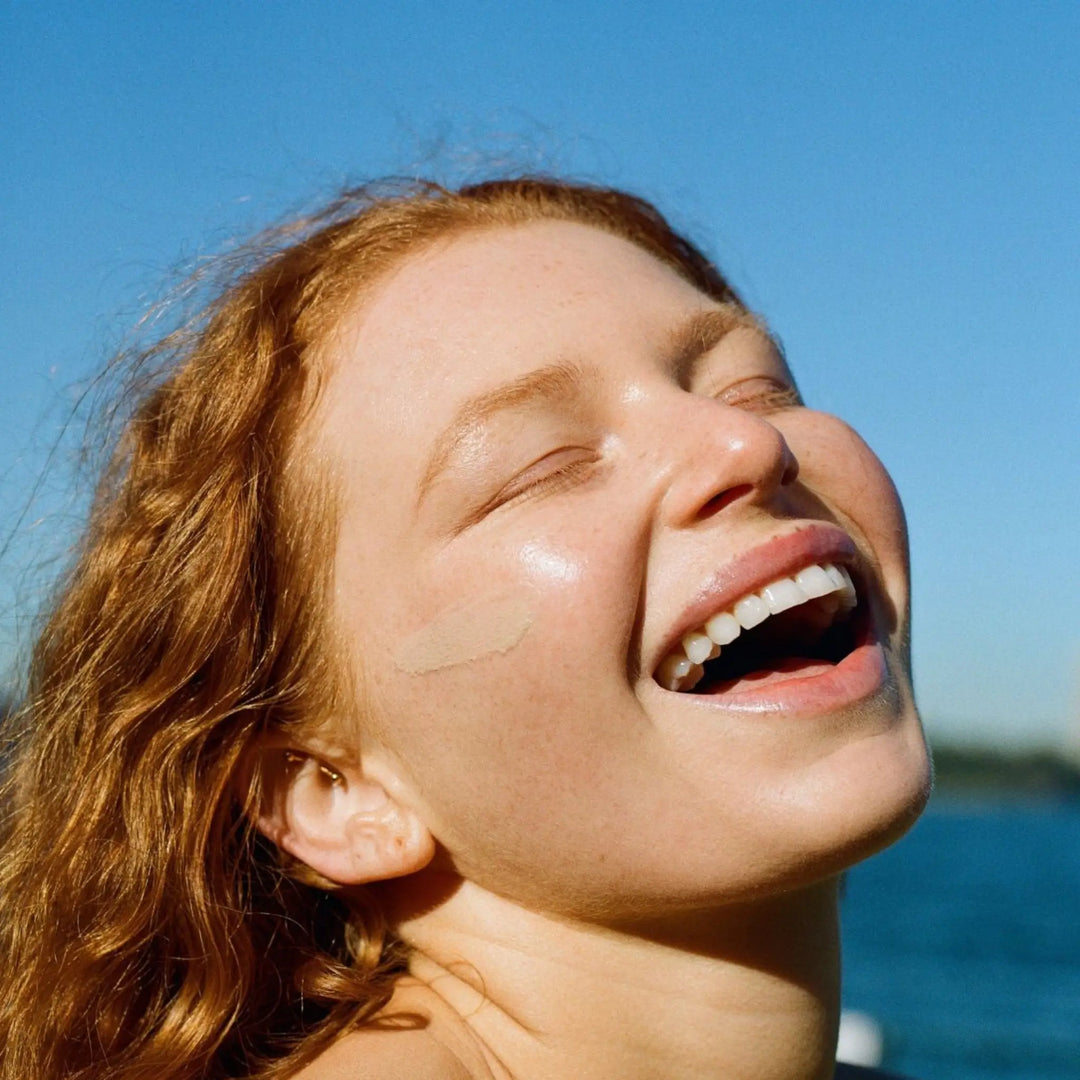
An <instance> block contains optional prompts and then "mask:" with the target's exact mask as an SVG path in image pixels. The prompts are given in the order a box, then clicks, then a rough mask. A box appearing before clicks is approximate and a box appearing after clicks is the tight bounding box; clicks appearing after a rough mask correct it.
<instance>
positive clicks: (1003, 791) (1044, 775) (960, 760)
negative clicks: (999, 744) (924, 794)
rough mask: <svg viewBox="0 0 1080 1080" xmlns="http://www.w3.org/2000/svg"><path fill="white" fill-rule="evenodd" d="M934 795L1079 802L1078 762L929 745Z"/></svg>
mask: <svg viewBox="0 0 1080 1080" xmlns="http://www.w3.org/2000/svg"><path fill="white" fill-rule="evenodd" d="M932 749H933V755H934V793H935V795H946V796H952V795H961V796H962V795H982V796H986V795H991V796H1031V797H1066V798H1070V797H1071V798H1080V762H1077V761H1076V760H1070V759H1069V758H1067V757H1066V756H1065V755H1064V754H1062V753H1059V752H1057V751H1054V750H1022V749H1018V750H1013V749H1009V750H1004V749H995V748H992V747H973V746H957V745H954V744H950V743H938V742H935V743H933V744H932Z"/></svg>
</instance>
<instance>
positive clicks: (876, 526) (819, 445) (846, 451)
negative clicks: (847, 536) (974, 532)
mask: <svg viewBox="0 0 1080 1080" xmlns="http://www.w3.org/2000/svg"><path fill="white" fill-rule="evenodd" d="M784 434H785V437H786V438H787V439H788V440H789V443H790V445H791V447H792V449H793V450H794V452H795V454H796V456H797V457H798V459H799V479H800V481H801V482H802V484H803V485H804V486H805V487H807V488H808V489H809V490H810V491H812V492H813V493H814V494H815V495H816V496H818V497H819V498H820V499H821V500H822V502H824V503H825V504H826V505H827V506H828V507H829V508H830V509H831V510H832V511H834V512H835V513H836V514H837V515H838V516H839V517H840V518H841V524H843V525H845V526H846V527H849V528H850V529H852V531H853V532H854V533H855V535H856V537H861V538H862V539H863V540H864V541H865V543H866V546H867V548H868V549H869V550H870V551H871V552H872V553H873V554H874V556H875V558H876V560H877V561H878V563H879V565H880V566H881V568H882V571H883V572H884V574H885V576H886V579H887V580H888V582H889V584H890V586H891V587H892V588H896V587H902V588H903V590H904V592H905V594H906V589H907V575H908V542H907V524H906V522H905V520H904V511H903V507H902V506H901V504H900V497H899V495H898V494H897V491H896V488H895V486H894V485H893V482H892V478H891V477H890V476H889V474H888V472H886V470H885V466H884V465H882V463H881V462H880V460H878V457H877V455H876V454H875V453H874V452H873V451H872V450H871V449H870V447H869V446H867V444H866V443H865V442H864V441H863V439H862V438H861V436H860V435H859V434H858V433H857V432H856V431H855V430H854V429H853V428H851V427H850V426H848V425H847V424H846V423H844V421H842V420H839V419H837V418H836V417H834V416H829V415H827V414H824V413H814V412H806V413H804V414H801V415H800V416H798V417H797V418H795V419H794V420H793V421H792V423H791V424H790V425H785V429H784Z"/></svg>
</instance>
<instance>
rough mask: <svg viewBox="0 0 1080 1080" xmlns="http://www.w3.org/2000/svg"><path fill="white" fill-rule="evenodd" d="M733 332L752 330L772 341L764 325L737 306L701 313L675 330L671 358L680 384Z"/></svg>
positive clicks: (669, 344) (731, 305) (715, 308)
mask: <svg viewBox="0 0 1080 1080" xmlns="http://www.w3.org/2000/svg"><path fill="white" fill-rule="evenodd" d="M732 330H753V331H755V332H757V333H759V334H761V335H762V336H763V337H766V338H768V339H769V340H770V341H772V340H773V338H772V335H771V334H770V333H769V331H768V330H767V329H766V328H765V327H764V326H762V324H761V322H760V321H759V320H758V319H757V318H756V317H755V316H754V315H752V314H751V313H750V312H749V311H747V310H746V309H745V308H743V307H739V306H738V305H737V304H721V305H719V306H718V307H712V308H707V309H706V310H704V311H698V312H696V313H695V314H693V315H691V316H690V318H689V319H687V320H686V321H685V322H683V323H680V324H679V325H678V326H676V327H675V329H674V330H673V331H672V332H671V334H670V336H669V337H668V341H667V350H668V355H669V356H670V357H671V363H672V365H673V367H674V370H675V373H676V375H677V377H678V379H679V381H680V382H685V381H686V380H687V379H688V378H689V377H690V375H691V374H692V373H693V370H694V365H695V364H696V363H697V362H698V361H699V360H700V359H701V358H702V357H703V356H705V354H706V353H708V352H709V351H710V350H712V349H715V348H716V346H717V345H719V344H720V342H721V341H722V340H723V339H724V338H725V337H726V336H727V335H728V334H730V333H731V331H732Z"/></svg>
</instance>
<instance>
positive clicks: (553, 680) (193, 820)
mask: <svg viewBox="0 0 1080 1080" xmlns="http://www.w3.org/2000/svg"><path fill="white" fill-rule="evenodd" d="M261 250H262V254H261V255H260V256H259V257H258V258H257V259H256V261H255V262H254V265H252V266H250V268H248V269H247V270H245V271H244V272H243V273H242V274H240V275H239V276H238V277H236V278H235V280H233V281H232V282H231V283H229V284H228V285H227V286H225V287H224V288H223V290H222V292H221V293H220V295H219V296H218V298H217V299H215V300H214V301H213V303H212V304H211V306H210V308H209V309H208V311H207V313H206V315H205V317H204V318H203V319H202V320H201V321H197V322H196V323H195V324H193V325H192V326H190V327H189V328H187V329H186V330H184V331H183V332H178V333H177V334H174V335H172V336H170V337H169V338H167V339H166V340H165V341H164V342H163V343H162V344H161V345H159V346H157V347H156V348H155V349H154V350H152V351H151V356H152V357H153V358H160V357H164V358H165V360H166V363H165V365H164V371H163V374H162V375H161V377H160V378H159V379H158V380H157V381H156V382H153V383H152V385H150V387H149V389H146V390H145V391H144V396H143V397H142V398H141V400H140V401H139V402H138V404H137V405H136V407H135V409H134V411H133V413H132V416H131V419H130V421H129V422H128V424H127V426H126V428H125V431H124V434H123V436H122V438H121V440H120V442H119V444H118V447H117V451H116V454H115V457H114V459H113V464H112V466H111V468H110V469H109V470H108V471H107V473H106V476H105V478H104V480H103V482H102V485H101V488H100V491H99V493H98V498H97V502H96V505H95V509H94V512H93V515H92V518H91V521H90V525H89V528H88V531H87V535H86V538H85V540H84V542H83V545H82V548H81V551H80V553H79V558H78V561H77V564H76V565H75V568H74V570H73V571H72V573H71V575H70V578H69V580H67V581H66V583H65V584H64V587H63V589H62V590H61V592H60V594H59V597H58V599H57V601H56V603H55V606H54V610H53V613H52V615H51V618H50V620H49V622H48V624H47V625H46V627H45V629H44V632H43V634H42V636H41V639H40V642H39V644H38V647H37V650H36V653H35V658H34V665H33V672H32V677H31V684H30V689H29V693H28V695H27V704H26V706H25V708H24V709H23V711H22V714H21V721H22V722H21V726H20V730H19V732H18V733H17V736H16V744H15V747H14V750H13V763H12V765H11V768H10V770H9V777H8V782H7V791H8V796H7V797H8V803H9V813H8V815H7V819H6V826H5V838H4V848H3V862H2V866H3V898H4V899H3V903H4V911H3V934H4V940H5V952H4V955H5V963H6V964H7V965H8V968H7V971H6V972H5V976H6V978H5V982H6V986H7V987H8V988H9V989H8V994H7V998H6V1000H5V1002H4V1004H3V1010H4V1011H3V1017H4V1019H3V1027H2V1029H0V1030H2V1039H3V1042H4V1045H5V1059H4V1061H5V1064H4V1070H5V1071H4V1073H3V1075H4V1076H5V1077H12V1078H14V1077H16V1076H19V1077H25V1076H35V1077H67V1076H79V1077H125V1078H135V1077H150V1076H153V1077H155V1078H156V1080H161V1078H165V1077H170V1078H172V1077H177V1078H178V1077H221V1076H247V1075H260V1076H268V1077H284V1076H298V1077H304V1078H336V1077H341V1078H347V1077H348V1078H351V1077H358V1078H359V1077H365V1078H366V1077H372V1078H383V1077H412V1078H416V1080H428V1078H431V1080H435V1078H438V1080H449V1078H459V1077H460V1078H478V1077H483V1078H486V1080H487V1078H500V1080H503V1078H514V1080H531V1078H534V1077H535V1078H539V1077H543V1078H556V1077H560V1078H561V1077H574V1078H590V1080H591V1078H596V1080H600V1078H607V1077H612V1078H614V1077H619V1078H620V1080H627V1078H637V1077H640V1078H645V1077H665V1078H672V1080H674V1078H682V1077H687V1078H689V1077H694V1078H704V1077H726V1078H732V1077H740V1076H747V1077H749V1076H753V1077H778V1078H779V1077H783V1078H785V1080H792V1078H797V1077H799V1078H801V1077H806V1078H810V1077H814V1078H824V1077H829V1076H832V1075H833V1070H834V1064H833V1053H834V1047H835V1036H836V1021H837V1012H838V986H839V976H838V944H837V929H836V905H837V896H836V894H837V876H838V875H839V873H840V872H841V871H842V870H843V869H844V868H845V867H847V866H849V865H851V863H853V862H854V861H856V860H858V859H861V858H863V857H865V856H866V855H868V854H870V853H872V852H874V851H876V850H878V849H879V848H880V847H881V846H883V845H884V844H886V843H888V842H890V841H892V840H894V839H895V838H896V837H898V836H899V835H900V834H901V833H902V832H903V831H904V830H905V829H906V828H907V827H908V826H909V825H910V824H911V822H912V821H913V820H914V818H915V817H916V816H917V814H918V812H919V811H920V809H921V808H922V805H923V803H924V802H925V799H926V795H927V788H928V766H927V760H926V755H925V750H924V746H923V742H922V737H921V732H920V728H919V723H918V719H917V716H916V714H915V710H914V707H913V704H912V697H911V691H910V683H909V678H908V657H907V627H908V621H907V561H906V542H905V533H904V524H903V518H902V514H901V510H900V507H899V503H898V501H897V498H896V495H895V492H894V490H893V488H892V486H891V484H890V482H889V480H888V477H887V476H886V474H885V472H884V470H883V469H882V467H881V466H880V464H879V463H878V462H877V460H876V459H875V458H874V456H873V455H872V453H871V452H870V451H869V450H868V449H867V448H866V446H865V445H864V444H863V443H862V442H861V441H860V440H859V438H858V437H857V436H856V435H855V434H854V433H853V432H852V431H851V430H850V429H849V428H847V427H846V426H845V425H844V424H842V423H841V422H840V421H838V420H836V419H834V418H832V417H829V416H825V415H823V414H820V413H816V412H813V411H811V410H809V409H807V408H805V407H804V406H803V405H802V403H801V402H800V400H799V398H798V394H797V391H796V389H795V385H794V382H793V381H792V378H791V375H790V373H789V371H788V368H787V366H786V363H785V361H784V358H783V356H782V355H781V353H780V352H779V350H778V349H777V347H776V345H775V344H774V342H773V341H772V340H771V339H770V337H769V335H768V333H767V331H766V330H765V329H764V327H763V326H762V324H761V323H760V322H759V321H758V320H756V319H755V318H754V317H753V316H752V315H750V314H749V312H747V310H746V309H745V307H744V306H743V305H742V303H741V302H740V301H739V299H738V297H737V296H736V294H735V293H734V292H733V291H732V289H731V288H730V286H729V285H728V284H727V283H726V282H725V281H724V279H723V278H722V277H721V276H720V274H719V273H718V272H717V270H716V269H715V268H714V267H713V266H712V265H711V264H710V263H709V262H708V261H707V260H706V259H705V257H704V256H703V255H702V254H701V253H700V252H699V251H698V250H697V249H696V248H695V247H693V246H692V245H691V244H689V243H688V242H686V241H685V240H683V239H682V238H680V237H678V236H677V235H676V234H674V233H673V232H672V231H671V229H670V228H669V226H668V225H667V224H666V222H665V221H664V220H663V218H662V217H661V216H660V215H659V214H658V213H657V212H656V211H655V210H654V209H653V208H652V207H650V206H648V205H647V204H645V203H643V202H641V201H639V200H636V199H634V198H632V197H630V196H628V195H625V194H622V193H619V192H615V191H607V190H601V189H594V188H590V187H581V186H574V185H569V184H563V183H558V182H554V181H546V180H529V179H526V180H517V181H496V182H491V183H486V184H480V185H477V186H473V187H469V188H465V189H462V190H461V191H458V192H453V191H448V190H445V189H443V188H440V187H437V186H434V185H416V186H412V187H409V188H400V189H397V190H390V191H387V192H382V193H379V194H372V193H370V192H368V193H365V192H357V193H352V194H350V195H348V196H346V197H345V198H343V199H342V200H341V201H340V202H338V203H336V204H335V205H334V206H332V207H331V208H329V209H328V210H327V211H326V212H325V213H324V214H322V215H319V216H317V217H316V218H314V219H311V220H309V221H307V222H304V223H301V224H299V225H296V226H293V227H291V228H290V229H287V230H283V231H281V232H279V233H277V234H275V235H274V236H272V237H270V238H268V239H267V240H266V241H265V243H264V244H263V245H262V249H261ZM144 382H146V380H145V379H144ZM838 1075H839V1074H838Z"/></svg>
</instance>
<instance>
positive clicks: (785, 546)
mask: <svg viewBox="0 0 1080 1080" xmlns="http://www.w3.org/2000/svg"><path fill="white" fill-rule="evenodd" d="M821 562H831V563H836V564H837V565H841V566H846V567H850V568H853V569H856V570H858V566H859V562H860V559H859V551H858V548H857V547H856V546H855V542H854V540H852V539H851V537H850V536H849V535H848V534H847V533H846V532H844V530H843V529H839V528H837V527H836V526H834V525H826V524H811V525H802V526H800V527H799V528H797V529H794V530H793V531H791V532H787V533H783V534H781V535H779V536H774V537H772V538H771V539H769V540H766V541H765V542H764V543H763V544H759V545H758V546H757V547H754V548H751V549H750V550H749V551H744V552H742V553H741V554H740V555H737V556H735V558H734V559H732V560H731V561H730V562H728V563H727V564H725V565H724V566H722V567H721V568H720V569H719V570H717V571H716V573H714V574H713V576H712V577H711V578H710V579H709V580H708V581H707V582H705V584H704V585H702V586H701V588H700V589H699V590H698V592H697V594H696V595H695V597H694V599H693V601H692V602H691V603H690V604H689V605H688V606H687V607H686V609H685V610H684V611H683V612H682V614H681V615H680V616H679V618H678V620H677V621H676V623H675V625H674V626H673V627H672V629H671V631H670V632H669V633H668V634H666V635H665V637H664V639H663V640H662V642H661V647H660V649H659V650H658V651H657V652H656V653H655V654H654V656H653V657H652V660H651V663H650V664H649V667H648V670H649V672H650V673H651V675H652V676H655V674H656V668H657V667H658V665H659V664H660V661H661V660H663V659H664V657H665V656H667V655H668V653H670V652H671V651H672V650H673V649H674V648H675V647H676V645H678V644H679V643H680V642H681V641H682V638H683V635H685V634H687V633H689V631H691V630H696V629H697V628H698V627H700V626H702V625H704V623H705V622H706V621H707V620H709V619H711V618H712V617H713V616H714V615H716V614H718V613H719V612H721V611H730V610H731V608H732V607H733V606H734V604H735V602H736V601H737V600H739V599H741V598H742V597H744V596H746V595H747V594H748V593H752V592H757V591H758V590H759V589H763V588H764V587H765V586H766V585H768V584H769V583H770V582H773V581H776V580H777V578H782V577H787V576H789V575H790V574H792V573H797V572H798V571H799V570H802V569H803V568H804V567H806V566H809V565H810V564H811V563H821ZM860 578H861V579H862V580H861V581H860V585H861V586H862V587H863V588H865V587H866V586H865V584H864V583H865V580H866V577H865V575H860ZM794 681H800V680H794Z"/></svg>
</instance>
